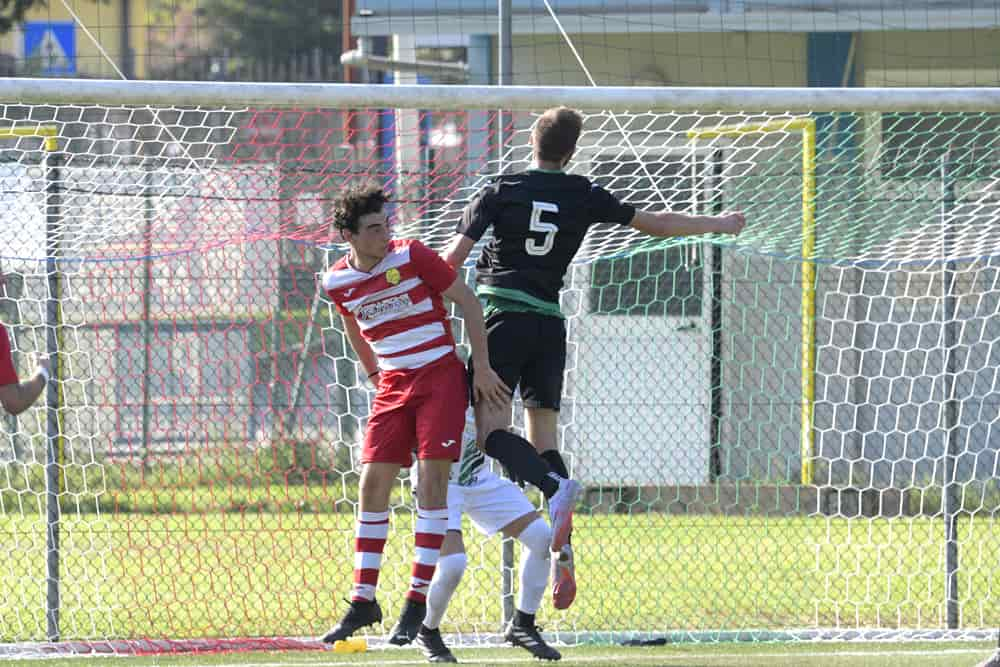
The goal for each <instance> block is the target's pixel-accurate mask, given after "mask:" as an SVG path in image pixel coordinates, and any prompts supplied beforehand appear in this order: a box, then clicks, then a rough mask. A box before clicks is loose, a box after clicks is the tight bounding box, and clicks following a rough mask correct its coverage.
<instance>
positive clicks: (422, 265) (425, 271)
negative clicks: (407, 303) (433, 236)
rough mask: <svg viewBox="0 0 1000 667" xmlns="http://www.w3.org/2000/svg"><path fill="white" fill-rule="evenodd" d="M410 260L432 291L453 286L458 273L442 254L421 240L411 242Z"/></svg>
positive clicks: (438, 292)
mask: <svg viewBox="0 0 1000 667" xmlns="http://www.w3.org/2000/svg"><path fill="white" fill-rule="evenodd" d="M410 261H411V262H413V268H414V269H416V272H417V275H418V276H420V279H421V280H423V281H424V282H425V283H426V284H427V286H428V287H429V288H430V289H431V291H432V292H435V293H437V294H440V293H441V292H444V291H445V290H446V289H448V288H449V287H451V286H452V284H453V283H454V282H455V278H457V277H458V274H457V273H456V272H455V269H453V268H451V267H450V266H448V263H447V262H445V261H444V260H443V259H441V256H440V255H438V254H437V253H436V252H434V251H433V250H431V249H430V248H428V247H427V246H425V245H424V244H423V243H421V242H420V241H414V242H413V243H411V244H410Z"/></svg>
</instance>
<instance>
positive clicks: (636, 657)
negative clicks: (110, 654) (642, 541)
mask: <svg viewBox="0 0 1000 667" xmlns="http://www.w3.org/2000/svg"><path fill="white" fill-rule="evenodd" d="M636 648H637V649H641V648H644V647H636ZM648 648H653V649H659V650H657V651H656V652H655V654H652V655H640V654H637V652H634V651H633V652H628V653H622V654H617V655H616V654H610V653H609V654H603V655H588V656H579V657H576V656H574V655H573V649H572V648H570V649H568V651H567V652H566V653H564V654H563V659H564V660H566V661H569V662H597V663H599V662H620V663H621V664H639V663H650V662H659V663H661V664H662V663H663V662H664V661H669V662H688V661H692V660H725V659H733V660H768V659H779V658H791V659H794V658H863V657H877V658H887V657H905V656H914V657H920V656H927V657H931V656H945V655H979V656H982V657H984V658H985V657H986V656H987V655H988V654H989V651H990V649H989V648H986V649H974V648H954V649H942V650H939V651H933V650H931V651H919V650H896V651H885V650H877V651H827V652H809V653H806V652H799V651H788V652H786V653H752V652H750V653H681V652H678V653H676V654H665V653H664V652H663V647H662V646H656V647H648ZM462 650H463V649H462V648H457V649H455V651H456V652H457V653H458V657H459V659H461V658H462V655H461V651H462ZM465 650H469V651H474V650H477V649H476V648H474V647H473V648H469V649H465ZM370 653H371V651H370ZM324 655H329V656H330V657H333V656H334V655H336V654H334V653H332V652H330V653H326V654H324ZM466 661H468V662H471V663H472V664H475V663H477V662H487V663H490V664H511V665H514V664H522V663H525V664H528V663H530V664H537V661H536V660H535V659H534V658H532V657H531V656H528V655H524V656H519V657H517V658H493V657H491V658H480V659H471V658H467V659H466ZM234 664H238V665H239V667H315V665H317V664H322V665H323V667H355V666H356V665H364V664H374V663H365V662H357V661H351V662H329V661H327V660H324V659H322V658H320V657H319V656H317V659H316V660H310V661H292V660H285V661H281V662H252V663H251V662H238V658H234ZM378 664H379V665H385V666H395V667H403V666H404V665H426V664H427V660H425V659H423V658H420V659H413V660H405V659H399V660H381V661H379V663H378ZM190 667H219V666H218V663H215V664H212V665H209V664H206V665H204V666H200V665H195V664H192V665H190Z"/></svg>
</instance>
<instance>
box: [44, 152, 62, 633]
mask: <svg viewBox="0 0 1000 667" xmlns="http://www.w3.org/2000/svg"><path fill="white" fill-rule="evenodd" d="M59 162H60V156H59V153H56V152H50V151H46V156H45V179H46V181H47V182H46V186H45V275H46V277H47V279H48V296H47V297H46V299H45V347H46V352H47V353H48V355H49V363H50V364H51V367H50V376H51V378H52V380H53V381H52V382H49V383H48V385H47V386H46V395H45V399H46V420H45V427H46V447H45V513H46V520H45V528H46V529H45V553H46V562H45V581H46V584H47V588H46V595H45V624H46V631H45V637H46V638H47V639H48V640H49V641H59V607H60V602H59V520H60V512H59V491H60V489H59V487H60V465H61V463H62V437H61V436H60V432H59V408H60V398H61V397H60V395H59V378H60V369H59V366H60V364H59V331H58V330H59V320H60V312H59V291H60V290H59V274H58V272H57V271H58V266H57V263H56V258H57V256H58V253H59V240H58V239H59V221H60V215H59V207H60V202H59Z"/></svg>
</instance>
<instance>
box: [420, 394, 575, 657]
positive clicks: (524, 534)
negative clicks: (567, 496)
mask: <svg viewBox="0 0 1000 667" xmlns="http://www.w3.org/2000/svg"><path fill="white" fill-rule="evenodd" d="M463 512H464V513H465V514H467V515H469V519H470V520H471V521H472V524H473V525H474V526H475V527H476V528H477V529H478V530H479V532H481V533H483V534H484V535H487V536H492V535H495V534H496V533H503V535H504V536H505V537H513V538H516V539H517V540H519V541H520V542H521V547H522V548H521V563H520V578H519V586H518V591H517V609H516V611H515V614H514V618H513V620H512V621H511V623H510V625H508V626H507V629H506V632H505V633H504V638H505V639H506V640H507V641H508V642H510V643H511V644H513V645H514V646H520V647H521V648H524V649H527V650H528V651H529V652H530V653H531V654H532V655H533V656H534V657H536V658H540V659H543V660H559V659H560V658H561V657H562V655H561V654H560V653H559V651H557V650H555V649H554V648H552V647H551V646H549V645H548V644H546V643H545V640H544V639H543V638H542V636H541V634H540V633H539V631H538V628H537V627H536V626H535V612H536V611H538V607H539V606H540V605H541V603H542V596H543V595H544V594H545V588H546V587H547V586H548V581H549V558H550V556H549V546H550V545H551V542H552V531H551V529H550V528H549V525H548V524H547V523H546V522H545V521H544V520H543V519H542V518H541V517H540V516H539V514H538V512H537V510H536V508H535V506H534V505H533V504H532V502H531V501H530V500H528V497H527V496H525V495H524V492H523V491H522V490H521V489H520V487H518V486H517V485H516V484H514V483H513V482H511V481H510V480H509V479H505V478H503V477H500V476H499V475H497V474H496V473H495V472H493V470H491V469H490V464H489V459H488V458H487V457H486V455H485V454H483V453H482V452H481V451H479V448H478V447H476V434H475V419H474V417H473V415H472V410H469V411H468V413H467V414H466V427H465V433H464V434H463V436H462V455H461V457H460V458H459V460H458V461H456V462H455V464H454V465H453V466H452V468H451V477H450V479H449V480H448V532H447V533H445V537H444V543H443V544H442V545H441V556H440V557H439V559H438V566H437V570H435V572H434V578H433V579H432V580H431V586H430V590H428V592H427V615H426V616H425V617H424V622H423V625H422V626H421V627H420V632H419V633H418V634H417V644H418V645H419V646H420V648H421V650H422V651H423V652H424V655H425V656H427V659H428V660H429V661H430V662H458V661H457V660H456V659H455V656H454V655H452V653H451V651H450V650H449V649H448V647H447V646H445V643H444V641H443V640H442V638H441V631H440V629H439V626H440V624H441V619H442V617H443V616H444V612H445V610H446V609H447V608H448V602H449V601H450V600H451V596H452V594H453V593H454V592H455V589H456V588H458V583H459V582H460V581H461V579H462V574H463V573H464V572H465V566H466V564H467V562H468V561H467V558H466V555H465V544H464V543H463V541H462V513H463Z"/></svg>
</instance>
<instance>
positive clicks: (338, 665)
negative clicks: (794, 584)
mask: <svg viewBox="0 0 1000 667" xmlns="http://www.w3.org/2000/svg"><path fill="white" fill-rule="evenodd" d="M990 651H991V646H990V645H989V644H984V643H978V644H977V643H883V644H875V643H871V644H869V643H864V644H856V643H814V644H757V645H748V644H683V645H673V646H669V647H655V648H625V647H620V646H578V647H569V648H565V649H563V659H562V661H561V662H559V663H557V664H558V665H562V666H564V667H573V666H575V665H580V666H582V665H587V666H588V667H595V666H598V665H615V666H616V667H622V666H626V665H628V666H631V665H637V666H642V665H648V666H653V665H662V666H676V667H681V666H685V667H690V666H694V665H697V666H699V667H724V666H737V665H738V666H750V665H762V666H766V667H774V666H788V667H791V666H793V665H794V666H796V667H800V666H802V665H830V666H832V667H914V666H926V667H969V665H972V664H974V663H975V662H978V661H979V660H981V659H983V658H985V657H987V656H988V655H990ZM455 655H456V657H458V659H459V660H460V661H461V663H462V664H472V665H496V664H500V665H510V664H538V663H537V662H535V661H533V660H532V659H531V658H530V657H529V656H528V654H527V653H525V652H523V651H520V650H515V649H510V648H507V649H472V648H456V649H455ZM95 663H96V664H108V665H117V666H119V667H122V666H125V665H127V667H147V666H148V667H152V666H153V665H156V666H164V667H168V666H169V667H194V666H196V665H199V666H200V665H205V666H206V667H207V666H213V667H214V666H219V667H225V666H230V665H232V666H242V667H265V666H266V667H282V666H287V667H293V666H294V667H312V666H313V665H316V666H320V665H322V666H324V667H353V666H354V665H399V666H402V665H425V664H427V663H426V661H425V660H424V659H423V658H422V657H421V656H420V654H419V653H417V652H416V651H415V650H412V649H403V650H396V649H393V650H388V651H383V650H372V651H368V652H367V653H363V654H340V653H333V652H329V651H322V652H288V653H233V654H217V655H191V656H170V655H166V656H156V657H146V658H128V659H124V660H123V659H122V658H106V659H105V658H88V659H87V660H86V661H85V664H87V665H94V664H95ZM44 664H45V665H46V667H79V665H80V664H82V663H81V662H80V659H79V658H77V659H57V660H46V661H45V663H44Z"/></svg>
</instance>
